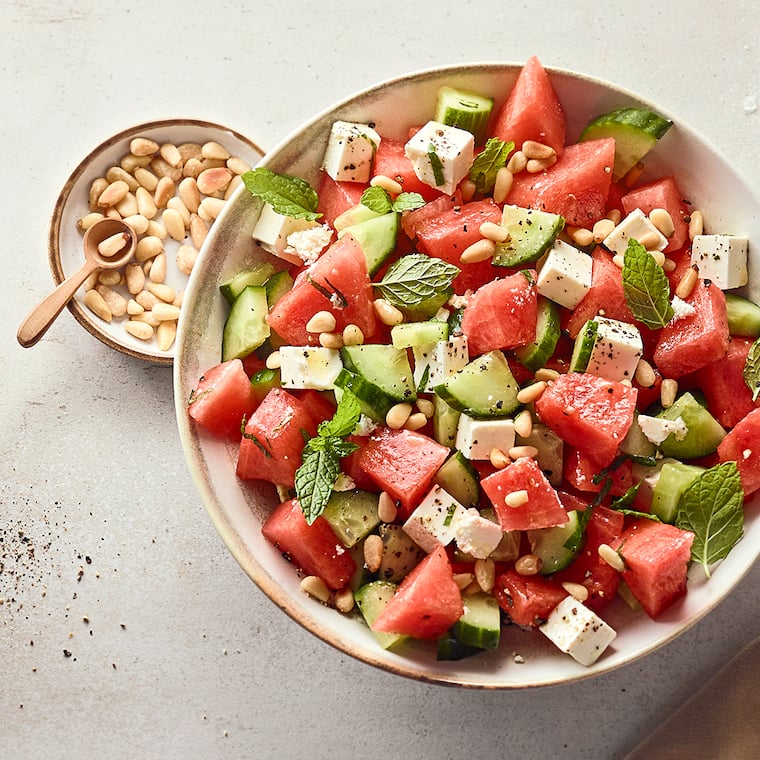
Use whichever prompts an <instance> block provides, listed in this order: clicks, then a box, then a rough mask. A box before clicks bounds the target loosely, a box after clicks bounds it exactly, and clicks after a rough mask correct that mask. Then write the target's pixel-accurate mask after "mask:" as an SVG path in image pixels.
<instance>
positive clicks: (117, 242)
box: [98, 232, 132, 258]
mask: <svg viewBox="0 0 760 760" xmlns="http://www.w3.org/2000/svg"><path fill="white" fill-rule="evenodd" d="M131 239H132V238H131V236H130V234H129V233H128V232H117V233H116V234H115V235H111V236H110V237H107V238H106V239H105V240H101V241H100V243H98V253H100V255H101V256H105V257H107V258H109V257H111V256H115V255H116V254H117V253H119V251H122V250H123V249H124V248H125V247H126V246H127V245H128V243H129V241H130V240H131Z"/></svg>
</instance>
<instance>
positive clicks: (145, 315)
mask: <svg viewBox="0 0 760 760" xmlns="http://www.w3.org/2000/svg"><path fill="white" fill-rule="evenodd" d="M132 321H133V322H145V324H146V325H150V326H151V327H152V328H154V329H155V328H156V327H158V326H159V325H160V324H161V323H160V322H159V321H158V320H157V319H156V317H155V316H154V314H153V312H152V311H142V312H140V313H139V314H133V315H132Z"/></svg>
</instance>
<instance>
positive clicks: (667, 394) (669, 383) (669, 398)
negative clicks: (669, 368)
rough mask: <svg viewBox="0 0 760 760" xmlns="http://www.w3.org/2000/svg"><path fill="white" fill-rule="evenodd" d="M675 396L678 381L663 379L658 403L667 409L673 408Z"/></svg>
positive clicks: (668, 378)
mask: <svg viewBox="0 0 760 760" xmlns="http://www.w3.org/2000/svg"><path fill="white" fill-rule="evenodd" d="M677 395H678V381H677V380H674V379H673V378H670V377H667V378H665V379H664V380H663V381H662V384H661V385H660V403H661V404H662V405H663V406H664V407H665V409H668V408H670V407H671V406H673V402H674V401H675V400H676V396H677Z"/></svg>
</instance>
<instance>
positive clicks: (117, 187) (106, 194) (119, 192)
mask: <svg viewBox="0 0 760 760" xmlns="http://www.w3.org/2000/svg"><path fill="white" fill-rule="evenodd" d="M128 192H129V185H128V184H127V183H126V182H124V180H121V179H117V180H116V181H115V182H111V183H110V184H109V185H108V187H106V189H105V190H103V192H102V193H101V194H100V196H99V197H98V206H100V207H101V208H108V207H109V206H115V205H116V204H117V203H118V202H119V201H120V200H121V199H122V198H124V197H125V196H126V194H127V193H128Z"/></svg>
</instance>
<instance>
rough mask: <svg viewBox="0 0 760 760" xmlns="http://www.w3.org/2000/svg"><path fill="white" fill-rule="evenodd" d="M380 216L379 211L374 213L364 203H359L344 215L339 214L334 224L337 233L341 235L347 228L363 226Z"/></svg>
mask: <svg viewBox="0 0 760 760" xmlns="http://www.w3.org/2000/svg"><path fill="white" fill-rule="evenodd" d="M378 216H382V214H381V213H380V212H379V211H373V210H372V209H371V208H370V207H369V206H365V205H364V204H363V203H358V204H357V205H356V206H352V207H351V208H350V209H348V210H346V211H344V212H343V213H342V214H338V216H336V217H335V221H334V222H333V227H335V231H336V232H338V233H340V232H342V231H343V230H345V229H346V228H347V227H351V226H353V225H355V224H361V223H362V222H366V221H367V220H369V219H375V218H376V217H378Z"/></svg>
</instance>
